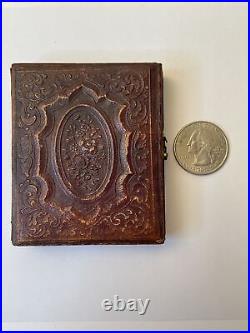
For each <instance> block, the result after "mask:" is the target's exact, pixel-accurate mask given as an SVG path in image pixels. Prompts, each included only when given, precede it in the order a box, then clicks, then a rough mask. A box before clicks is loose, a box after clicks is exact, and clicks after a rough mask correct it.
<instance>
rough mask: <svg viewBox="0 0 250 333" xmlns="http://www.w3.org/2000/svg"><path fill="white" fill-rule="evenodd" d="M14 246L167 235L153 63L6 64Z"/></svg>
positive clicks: (158, 79)
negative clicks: (8, 68)
mask: <svg viewBox="0 0 250 333" xmlns="http://www.w3.org/2000/svg"><path fill="white" fill-rule="evenodd" d="M12 104H13V150H12V152H13V154H12V157H13V206H12V241H13V244H14V245H53V244H56V245H60V244H128V243H130V244H133V243H135V244H138V243H156V244H157V243H162V242H164V239H165V212H164V178H163V156H162V152H163V139H162V131H163V116H162V70H161V65H160V64H16V65H13V67H12Z"/></svg>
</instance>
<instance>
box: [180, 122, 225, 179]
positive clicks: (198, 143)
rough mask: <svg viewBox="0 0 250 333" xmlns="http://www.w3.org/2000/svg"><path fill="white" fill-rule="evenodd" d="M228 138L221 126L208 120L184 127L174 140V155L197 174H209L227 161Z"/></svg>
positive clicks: (190, 170) (181, 163)
mask: <svg viewBox="0 0 250 333" xmlns="http://www.w3.org/2000/svg"><path fill="white" fill-rule="evenodd" d="M228 151H229V145H228V140H227V137H226V135H225V134H224V132H223V131H222V129H221V128H219V127H218V126H216V125H215V124H213V123H210V122H207V121H196V122H193V123H191V124H188V125H186V126H185V127H183V128H182V129H181V130H180V131H179V133H178V134H177V136H176V138H175V140H174V155H175V158H176V160H177V162H178V163H179V164H180V166H181V167H182V168H183V169H185V170H186V171H188V172H191V173H193V174H195V175H207V174H209V173H212V172H215V171H216V170H218V169H219V168H220V167H221V166H222V165H223V164H224V163H225V161H226V159H227V156H228Z"/></svg>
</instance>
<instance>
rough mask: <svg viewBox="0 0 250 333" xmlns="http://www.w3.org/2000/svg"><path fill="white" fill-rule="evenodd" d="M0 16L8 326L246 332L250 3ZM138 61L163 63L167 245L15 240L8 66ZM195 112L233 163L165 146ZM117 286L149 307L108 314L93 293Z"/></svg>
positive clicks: (77, 7) (49, 9)
mask: <svg viewBox="0 0 250 333" xmlns="http://www.w3.org/2000/svg"><path fill="white" fill-rule="evenodd" d="M3 19H4V22H3V28H4V32H3V47H4V50H3V71H4V73H3V154H4V155H3V161H4V167H3V181H4V184H3V200H4V202H3V207H4V212H3V249H4V258H3V259H4V263H3V264H4V276H3V278H4V281H3V288H4V298H3V305H4V321H5V322H6V328H11V327H12V328H13V327H15V328H18V327H21V325H22V324H21V323H20V325H19V326H18V322H23V323H26V324H23V325H24V328H27V327H28V326H27V325H28V324H27V323H31V324H30V325H31V326H32V325H33V326H32V327H33V328H38V327H41V325H42V324H44V325H45V324H46V323H47V324H46V325H47V327H51V325H50V324H49V322H54V324H53V325H54V326H53V327H56V325H59V326H60V325H61V326H60V327H61V328H66V327H67V328H72V327H75V328H77V327H78V328H79V327H81V328H83V327H88V328H92V327H98V323H97V322H99V326H100V325H101V327H102V328H105V327H111V328H112V327H113V328H117V326H115V322H116V324H117V321H121V322H126V321H127V324H126V323H123V324H121V323H119V327H128V325H129V323H128V322H137V323H132V324H133V325H136V326H134V327H137V328H142V327H143V328H149V327H151V328H152V327H153V328H157V327H158V328H165V329H167V328H170V327H171V328H178V327H179V328H180V327H182V328H188V327H189V326H188V325H189V324H190V323H192V322H194V323H196V325H198V326H197V327H199V328H205V327H208V326H209V325H210V324H211V325H214V326H213V327H214V328H220V327H224V328H225V327H226V326H227V327H229V328H243V327H244V324H245V322H244V320H246V318H247V5H246V4H242V3H241V4H236V3H231V4H218V3H217V4H216V3H207V4H194V3H193V4H184V3H181V4H177V3H176V4H174V3H172V4H160V3H158V4H150V3H149V4H143V3H142V4H139V3H138V4H128V3H127V4H111V3H110V4H97V3H95V4H76V3H75V4H64V3H58V4H23V5H17V4H5V5H4V14H3ZM145 61H157V62H161V63H162V64H163V69H164V103H165V124H166V125H165V133H166V135H167V138H168V141H169V150H170V153H169V160H168V161H167V163H166V218H167V231H168V235H167V242H166V243H165V244H164V245H161V246H160V245H158V246H150V245H147V246H146V245H145V246H76V247H65V246H62V247H21V248H18V247H13V246H12V245H11V243H10V209H11V157H10V152H11V104H10V75H9V74H10V73H9V68H10V66H11V64H12V63H17V62H81V63H84V62H145ZM196 120H208V121H212V122H215V123H216V124H217V125H219V126H220V127H221V128H222V129H223V130H224V131H225V133H226V135H227V136H228V138H229V141H230V156H229V159H228V160H227V162H226V164H225V165H224V167H223V168H222V169H220V170H219V171H218V172H216V173H214V174H211V175H209V176H203V177H199V176H194V175H191V174H188V173H187V172H185V171H184V170H182V169H181V168H180V167H179V166H178V164H177V163H176V161H175V159H174V157H173V154H172V143H173V139H174V137H175V135H176V133H177V131H178V130H179V129H180V128H181V127H182V126H184V125H186V124H187V123H189V122H191V121H196ZM114 294H118V295H119V296H120V297H123V298H125V299H127V298H143V299H145V298H150V299H151V304H150V306H149V309H148V311H147V313H146V315H145V316H139V315H138V314H137V313H132V312H124V313H121V312H120V313H119V312H113V311H111V312H104V311H103V310H102V308H101V305H100V304H101V301H102V300H103V298H113V296H114ZM101 321H103V322H107V323H106V326H105V323H101V324H100V322H101ZM210 321H211V322H210ZM84 322H85V324H84ZM93 322H96V324H93ZM112 322H113V323H112ZM152 322H154V323H152ZM11 323H13V324H11ZM14 323H16V324H15V325H16V326H13V325H14ZM36 323H39V324H37V325H36ZM188 323H189V324H188ZM39 325H40V326H39ZM84 325H85V326H84ZM86 325H90V326H86ZM91 325H92V326H91ZM93 325H94V326H93ZM121 325H123V326H121ZM150 325H151V326H150ZM171 325H172V326H171ZM220 325H222V326H220ZM223 325H224V326H223ZM59 326H58V327H59ZM193 327H194V326H193ZM211 327H212V326H211Z"/></svg>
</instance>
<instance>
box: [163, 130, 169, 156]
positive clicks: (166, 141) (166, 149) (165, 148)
mask: <svg viewBox="0 0 250 333" xmlns="http://www.w3.org/2000/svg"><path fill="white" fill-rule="evenodd" d="M167 143H168V140H167V138H166V137H165V136H164V137H163V158H164V160H165V161H166V160H167V159H168V147H167Z"/></svg>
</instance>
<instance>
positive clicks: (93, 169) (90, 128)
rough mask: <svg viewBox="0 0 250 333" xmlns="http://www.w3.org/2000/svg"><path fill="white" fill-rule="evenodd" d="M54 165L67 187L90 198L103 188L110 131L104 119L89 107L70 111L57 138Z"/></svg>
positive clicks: (109, 159)
mask: <svg viewBox="0 0 250 333" xmlns="http://www.w3.org/2000/svg"><path fill="white" fill-rule="evenodd" d="M57 142H58V144H57V147H58V148H57V153H58V154H57V155H58V157H59V158H58V164H59V168H60V167H61V168H60V169H61V170H60V171H61V173H62V178H63V180H64V183H65V185H66V186H67V188H68V189H69V190H70V191H71V192H73V193H74V194H77V195H79V194H80V196H81V197H82V199H92V198H94V197H96V196H98V195H99V194H100V193H101V192H102V191H103V190H104V188H105V186H106V184H107V182H108V180H109V177H110V174H111V172H112V160H113V149H112V141H111V134H110V131H109V128H108V125H107V124H106V122H105V120H104V118H102V116H101V115H100V113H97V112H96V111H95V109H94V108H92V107H90V106H83V107H78V108H76V109H74V110H73V111H70V112H69V113H68V115H67V116H66V117H65V119H64V120H63V122H62V125H61V127H60V130H59V136H58V140H57Z"/></svg>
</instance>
